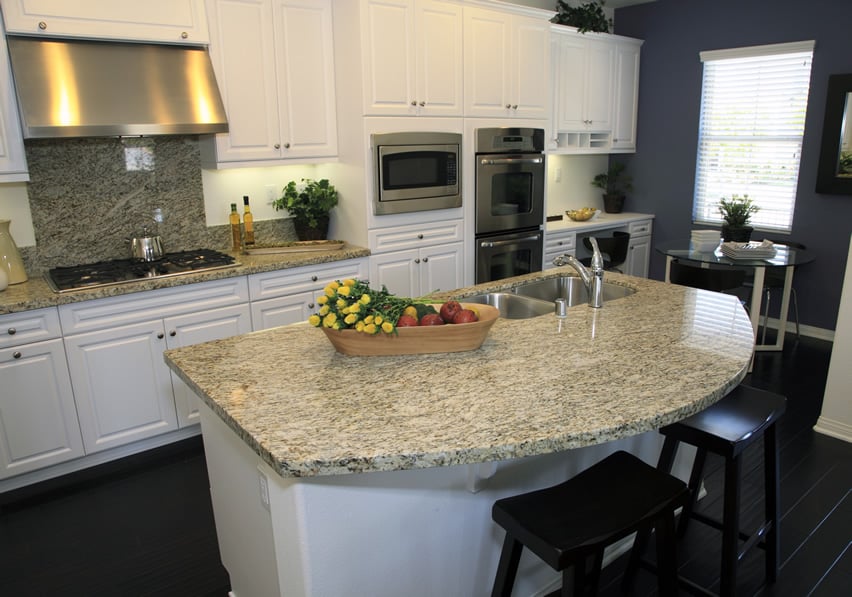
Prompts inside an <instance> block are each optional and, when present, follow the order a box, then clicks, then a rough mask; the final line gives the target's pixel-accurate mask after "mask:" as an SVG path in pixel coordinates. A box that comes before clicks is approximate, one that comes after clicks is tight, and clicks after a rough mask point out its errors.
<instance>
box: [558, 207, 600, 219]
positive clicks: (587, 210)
mask: <svg viewBox="0 0 852 597" xmlns="http://www.w3.org/2000/svg"><path fill="white" fill-rule="evenodd" d="M596 213H598V210H597V209H595V208H594V207H581V208H580V209H569V210H567V211H566V212H565V215H567V216H568V217H569V218H571V219H572V220H574V221H575V222H585V221H586V220H591V219H592V218H593V217H594V215H595V214H596Z"/></svg>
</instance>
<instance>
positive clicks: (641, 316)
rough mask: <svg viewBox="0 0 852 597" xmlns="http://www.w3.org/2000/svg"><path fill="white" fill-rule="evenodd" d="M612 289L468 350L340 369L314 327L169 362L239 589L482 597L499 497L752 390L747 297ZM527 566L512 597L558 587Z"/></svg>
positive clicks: (674, 289) (507, 325)
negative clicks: (609, 297)
mask: <svg viewBox="0 0 852 597" xmlns="http://www.w3.org/2000/svg"><path fill="white" fill-rule="evenodd" d="M572 271H573V270H569V269H562V270H548V271H547V272H545V273H538V274H532V275H530V276H526V277H524V278H519V279H512V280H508V281H503V282H501V283H493V282H492V283H489V284H485V285H480V286H479V287H474V288H471V289H462V290H459V291H458V292H457V293H456V294H457V295H458V296H463V295H467V294H473V293H475V292H479V291H481V290H483V289H484V288H486V287H487V288H489V289H494V288H505V287H510V286H512V285H516V284H518V283H520V282H522V281H523V280H524V279H528V278H538V277H550V276H553V275H564V274H567V273H570V272H572ZM607 281H609V282H613V283H616V284H624V285H627V286H631V287H633V288H634V289H635V290H636V292H635V294H633V295H630V296H628V297H625V298H622V299H618V300H614V301H610V302H607V303H605V305H604V307H603V308H602V309H591V308H589V307H588V306H586V305H580V306H577V307H573V308H571V309H569V313H568V317H567V318H566V319H563V320H558V319H556V318H555V317H554V316H552V315H544V316H541V317H536V318H532V319H526V320H503V319H500V320H498V321H497V322H496V323H495V324H494V326H493V327H492V329H491V332H490V334H489V336H488V338H487V339H486V341H485V343H484V344H483V346H482V347H481V348H480V349H479V350H475V351H471V352H464V353H447V354H436V355H412V356H399V357H346V356H343V355H340V354H337V353H336V352H334V350H333V348H332V347H331V345H330V344H329V343H328V342H327V340H326V338H325V337H324V335H323V334H322V332H321V331H320V330H317V329H314V328H312V327H309V326H307V325H294V326H288V327H280V328H274V329H270V330H266V331H261V332H255V333H251V334H246V335H242V336H238V337H233V338H229V339H226V340H220V341H215V342H210V343H207V344H201V345H195V346H192V347H188V348H185V349H178V350H173V351H168V352H167V353H166V359H167V362H168V363H169V365H170V367H172V369H173V370H174V371H175V372H177V374H178V375H179V376H180V377H181V378H182V379H183V380H184V381H186V382H187V383H188V384H189V385H190V386H191V387H192V388H193V389H194V390H195V392H196V393H197V394H198V396H199V397H200V398H201V401H200V402H201V403H202V404H201V420H202V434H203V436H204V442H205V452H206V455H207V459H208V468H209V473H210V481H211V493H212V498H213V505H214V511H215V515H216V524H217V533H218V536H219V543H220V550H221V553H222V560H223V563H224V564H225V566H226V568H227V569H228V571H229V573H230V575H231V582H232V587H233V592H234V594H235V595H237V596H238V597H251V596H254V595H258V596H262V595H277V594H281V595H329V596H331V595H343V594H347V595H400V594H408V595H435V596H438V595H440V596H446V595H485V594H487V593H488V592H489V591H490V584H491V581H492V579H493V574H494V570H495V569H496V564H497V558H498V554H499V548H500V542H501V541H502V532H500V531H499V530H498V529H497V528H496V525H493V524H492V523H491V519H490V507H491V504H492V503H493V501H494V500H495V499H499V498H500V497H503V496H505V495H511V494H514V493H519V492H521V491H525V490H529V489H533V488H537V487H543V486H547V485H550V484H553V483H556V482H559V481H561V480H564V479H565V478H568V477H570V476H572V475H573V474H575V473H576V472H578V471H579V470H582V469H583V468H585V467H587V466H589V465H590V464H593V463H594V462H596V461H597V460H599V459H600V458H602V457H603V456H605V455H606V454H608V453H610V452H612V451H614V450H616V449H628V450H630V451H633V452H634V453H637V454H638V455H640V456H642V457H644V458H645V459H646V460H649V461H653V460H654V459H655V457H656V454H657V452H658V450H659V441H658V438H657V434H656V433H653V431H654V430H655V429H657V428H659V427H660V426H662V425H665V424H667V423H671V422H674V421H676V420H679V419H681V418H684V417H686V416H688V415H690V414H692V413H694V412H697V411H699V410H701V409H703V408H705V407H706V406H708V405H710V404H712V403H713V402H715V401H716V400H718V399H720V398H721V397H722V396H724V395H725V394H726V393H727V392H728V391H729V390H730V389H731V388H733V387H734V386H735V385H737V384H738V383H739V381H740V380H741V379H742V378H743V377H744V376H745V373H746V370H747V367H748V364H749V361H750V358H751V355H752V330H751V325H750V322H749V320H748V317H747V315H746V313H745V311H744V310H743V308H742V306H741V305H740V303H739V301H738V300H737V299H736V298H735V297H729V296H725V295H720V294H716V293H709V292H705V291H698V290H693V289H689V288H685V287H680V286H674V285H669V284H663V283H661V282H655V281H651V280H645V279H640V278H634V277H629V276H621V275H618V274H610V273H607ZM648 432H650V433H648ZM613 491H618V480H617V479H614V480H613ZM521 564H522V567H521V571H520V574H519V579H518V583H517V585H516V590H517V591H518V594H530V593H532V592H533V591H536V590H543V589H547V588H548V587H551V588H552V583H553V582H558V580H556V578H558V575H556V574H555V573H553V572H552V571H550V570H549V569H547V568H546V567H543V566H542V565H540V564H539V563H538V562H536V561H535V560H534V559H532V558H531V559H526V558H525V559H522V563H521Z"/></svg>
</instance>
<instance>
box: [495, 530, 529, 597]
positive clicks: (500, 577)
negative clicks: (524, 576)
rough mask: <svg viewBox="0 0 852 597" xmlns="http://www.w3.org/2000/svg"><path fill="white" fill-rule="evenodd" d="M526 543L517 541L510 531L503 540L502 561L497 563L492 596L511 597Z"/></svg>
mask: <svg viewBox="0 0 852 597" xmlns="http://www.w3.org/2000/svg"><path fill="white" fill-rule="evenodd" d="M523 549H524V545H523V543H521V542H520V541H517V540H516V539H515V538H514V537H512V536H511V535H510V534H509V533H506V539H505V540H504V541H503V550H502V551H501V552H500V563H499V564H498V565H497V575H496V576H495V577H494V588H493V589H492V590H491V597H511V595H512V587H513V586H514V584H515V576H516V575H517V573H518V562H519V561H520V559H521V551H523Z"/></svg>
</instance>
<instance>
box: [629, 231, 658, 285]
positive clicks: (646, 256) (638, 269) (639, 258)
mask: <svg viewBox="0 0 852 597" xmlns="http://www.w3.org/2000/svg"><path fill="white" fill-rule="evenodd" d="M627 232H629V233H630V245H629V246H628V248H627V259H626V260H625V263H624V273H625V274H629V275H631V276H639V277H641V278H647V277H648V267H649V266H650V263H651V232H652V222H651V220H641V221H638V222H631V223H630V224H629V225H628V227H627Z"/></svg>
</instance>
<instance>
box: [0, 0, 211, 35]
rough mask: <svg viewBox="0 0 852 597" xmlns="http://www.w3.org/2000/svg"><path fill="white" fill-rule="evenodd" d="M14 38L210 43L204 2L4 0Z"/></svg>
mask: <svg viewBox="0 0 852 597" xmlns="http://www.w3.org/2000/svg"><path fill="white" fill-rule="evenodd" d="M3 17H4V18H5V20H6V29H7V31H9V32H10V33H22V34H25V35H56V36H62V37H86V38H102V39H124V40H134V41H156V42H168V43H187V44H206V43H208V42H209V41H210V37H209V34H208V31H207V17H206V15H205V12H204V0H145V1H144V2H115V0H74V1H73V2H69V1H68V0H3Z"/></svg>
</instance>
